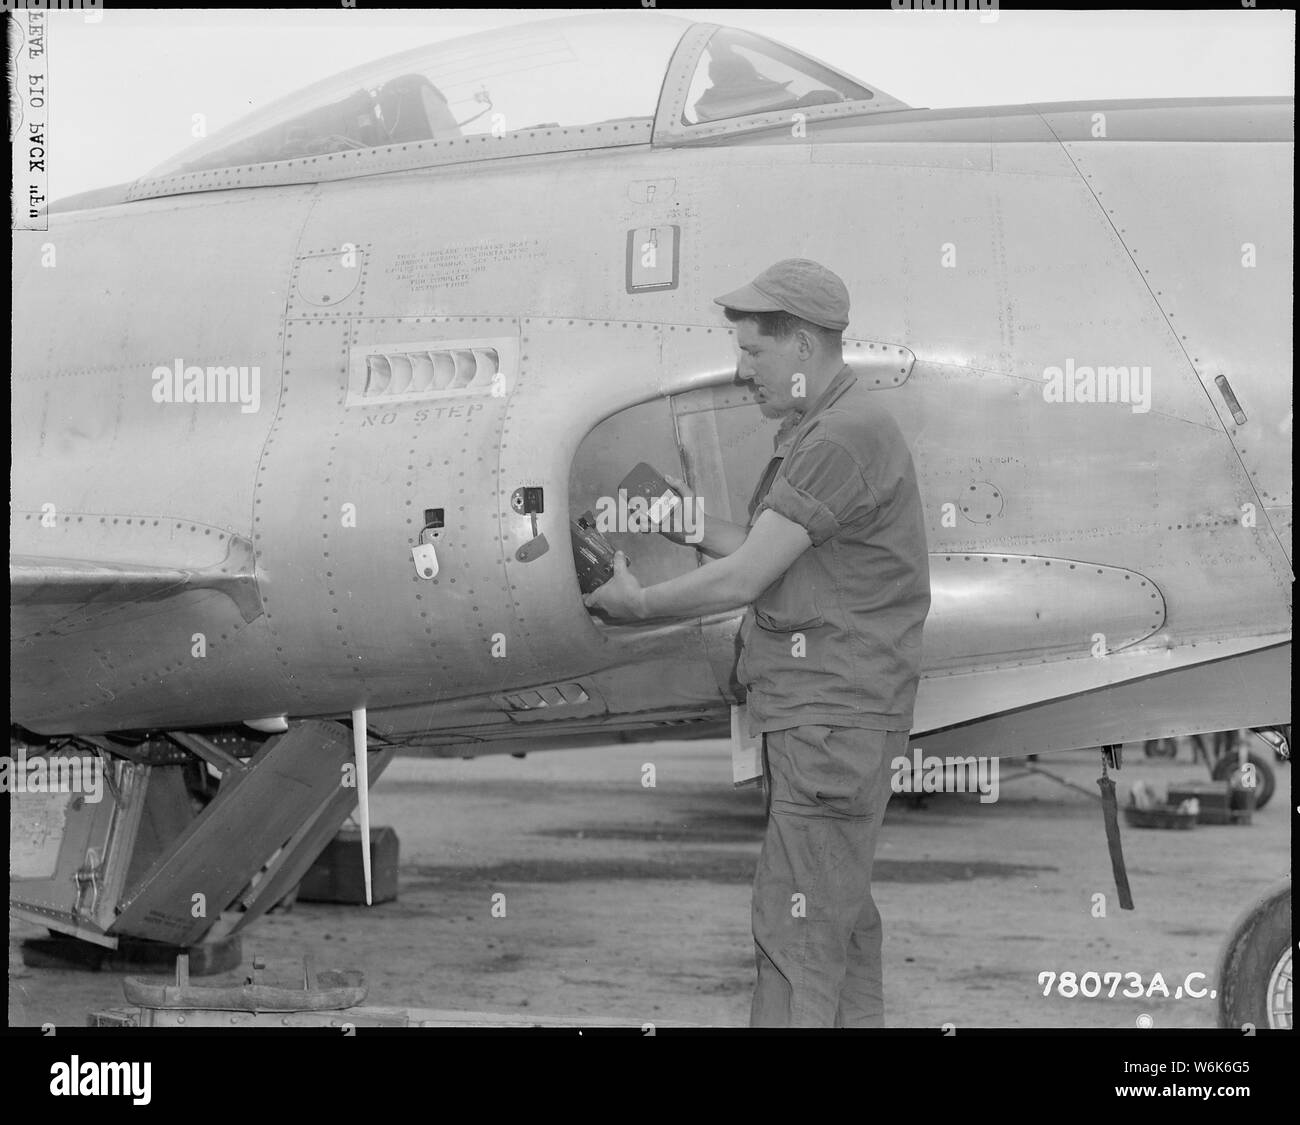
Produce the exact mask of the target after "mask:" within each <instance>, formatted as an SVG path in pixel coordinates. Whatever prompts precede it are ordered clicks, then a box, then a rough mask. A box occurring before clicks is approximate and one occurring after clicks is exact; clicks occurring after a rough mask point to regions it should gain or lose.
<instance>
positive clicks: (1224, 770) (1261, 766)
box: [1210, 750, 1277, 809]
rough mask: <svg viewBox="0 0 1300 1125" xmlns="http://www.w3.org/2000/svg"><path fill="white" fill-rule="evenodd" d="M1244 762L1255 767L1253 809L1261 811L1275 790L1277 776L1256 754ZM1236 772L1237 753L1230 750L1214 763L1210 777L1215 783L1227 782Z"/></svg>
mask: <svg viewBox="0 0 1300 1125" xmlns="http://www.w3.org/2000/svg"><path fill="white" fill-rule="evenodd" d="M1246 760H1247V761H1248V762H1250V764H1251V765H1253V766H1254V767H1255V776H1256V777H1257V778H1258V779H1259V787H1258V788H1257V789H1256V790H1255V808H1257V809H1262V808H1263V807H1264V806H1265V805H1267V804H1268V802H1269V799H1270V798H1271V797H1272V796H1273V793H1274V791H1275V790H1276V789H1277V776H1276V775H1275V774H1274V773H1273V766H1272V764H1271V763H1270V762H1268V761H1267V760H1266V759H1264V758H1261V757H1260V756H1259V755H1258V754H1255V753H1253V752H1252V753H1251V754H1249V755H1248V756H1247V758H1246ZM1236 771H1237V752H1236V751H1235V750H1230V751H1228V753H1227V754H1225V755H1224V756H1223V757H1222V758H1220V759H1219V760H1218V761H1217V762H1215V763H1214V769H1213V771H1212V772H1211V774H1210V776H1211V777H1213V778H1214V780H1215V781H1227V780H1228V779H1229V778H1231V777H1232V775H1233V774H1234V773H1236Z"/></svg>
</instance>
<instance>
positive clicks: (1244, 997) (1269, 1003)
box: [1218, 877, 1294, 1030]
mask: <svg viewBox="0 0 1300 1125" xmlns="http://www.w3.org/2000/svg"><path fill="white" fill-rule="evenodd" d="M1291 954H1292V949H1291V880H1290V878H1289V877H1288V878H1286V879H1283V880H1282V881H1281V882H1280V883H1276V884H1274V885H1273V886H1272V887H1270V888H1269V889H1268V890H1267V891H1265V892H1264V894H1263V895H1261V896H1260V897H1259V898H1258V899H1257V900H1256V901H1255V902H1254V903H1253V904H1252V905H1251V906H1250V907H1249V908H1248V909H1247V910H1245V911H1244V912H1243V913H1242V914H1241V915H1240V916H1239V917H1238V919H1237V922H1236V924H1235V925H1234V926H1233V928H1232V932H1231V933H1230V934H1229V936H1228V940H1227V941H1226V942H1225V943H1224V946H1223V951H1222V952H1221V953H1220V955H1219V971H1218V980H1219V1026H1220V1027H1222V1028H1236V1029H1238V1030H1240V1029H1243V1028H1245V1029H1250V1028H1287V1029H1290V1028H1291V1027H1292V1026H1293V1024H1294V1017H1293V1016H1292V1009H1291V965H1292V958H1291Z"/></svg>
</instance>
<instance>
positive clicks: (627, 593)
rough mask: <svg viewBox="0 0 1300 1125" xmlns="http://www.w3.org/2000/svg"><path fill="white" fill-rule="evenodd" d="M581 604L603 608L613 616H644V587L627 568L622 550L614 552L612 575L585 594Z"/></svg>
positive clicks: (592, 607)
mask: <svg viewBox="0 0 1300 1125" xmlns="http://www.w3.org/2000/svg"><path fill="white" fill-rule="evenodd" d="M582 604H583V605H585V606H587V607H588V608H589V609H599V610H603V611H604V612H605V613H606V614H608V615H609V616H610V617H614V618H622V619H629V620H638V619H640V618H643V617H644V616H645V591H644V588H643V587H642V585H641V583H640V582H638V581H637V580H636V576H635V575H633V573H632V572H631V571H630V570H629V569H628V566H627V556H626V555H625V554H623V552H622V551H616V552H615V553H614V577H613V578H611V579H610V580H609V581H608V582H606V583H605V584H604V585H603V586H599V587H597V588H596V589H595V590H592V592H591V593H590V594H585V595H584V596H583V599H582Z"/></svg>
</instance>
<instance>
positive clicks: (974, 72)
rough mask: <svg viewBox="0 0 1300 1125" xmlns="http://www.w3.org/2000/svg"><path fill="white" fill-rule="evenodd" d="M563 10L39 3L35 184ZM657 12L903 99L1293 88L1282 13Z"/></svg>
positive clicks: (117, 162) (1291, 46) (97, 174)
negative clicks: (39, 164)
mask: <svg viewBox="0 0 1300 1125" xmlns="http://www.w3.org/2000/svg"><path fill="white" fill-rule="evenodd" d="M577 11H579V10H578V9H555V10H552V11H537V10H526V11H519V10H499V11H493V10H454V9H434V10H430V11H408V10H390V11H365V10H342V11H340V10H333V9H331V10H305V11H297V10H280V11H239V10H232V11H184V10H176V11H170V10H168V11H141V10H120V9H114V8H111V7H110V8H108V9H106V10H104V11H103V12H102V13H101V18H100V19H99V21H98V22H91V23H88V22H86V19H85V17H84V15H83V14H82V13H78V12H51V13H50V16H49V18H50V34H49V38H48V44H47V46H48V70H49V83H50V114H51V123H50V130H49V152H48V155H49V170H50V183H49V187H50V192H49V197H50V198H51V199H58V198H60V197H62V196H65V195H70V194H72V193H74V192H78V191H84V190H86V189H88V188H92V187H100V186H103V185H106V184H112V183H120V182H122V181H125V180H132V179H135V178H136V177H137V176H139V175H141V174H142V173H144V172H146V171H148V170H149V169H150V168H152V167H154V166H155V165H157V164H159V163H161V162H162V161H164V160H166V159H167V158H168V157H170V156H172V155H174V154H175V153H177V152H179V151H180V150H182V149H184V148H186V147H187V146H188V145H190V144H191V143H192V142H193V137H191V135H190V127H191V115H192V114H194V113H203V114H205V115H206V117H207V121H208V126H209V131H210V132H212V131H215V130H217V129H219V128H221V127H223V126H225V125H227V124H229V123H230V122H231V121H234V120H236V119H237V118H239V117H241V116H243V115H244V114H245V113H247V112H248V111H249V110H251V109H254V108H259V107H261V106H263V105H265V104H266V103H267V102H268V101H273V100H274V99H276V98H278V97H280V96H282V95H284V94H287V93H291V92H292V91H294V90H296V89H298V88H299V87H301V86H304V85H307V84H308V83H311V82H314V81H317V80H318V79H321V78H325V77H328V76H329V75H331V74H334V73H336V72H338V71H340V70H346V69H348V68H349V67H352V66H356V65H359V64H361V63H365V62H369V61H371V60H373V59H377V58H381V57H383V56H384V55H389V54H393V53H396V52H398V51H404V50H409V49H410V48H412V47H418V46H422V45H425V44H429V43H434V42H437V41H439V40H441V39H446V38H452V37H455V36H459V35H466V34H470V33H472V32H475V31H486V30H489V29H491V28H494V27H503V26H506V25H511V24H517V23H523V22H529V21H532V20H536V19H539V18H545V17H547V16H553V15H572V14H574V13H575V12H577ZM670 14H673V15H680V16H684V17H687V18H690V19H699V20H705V21H709V22H716V23H723V24H729V25H731V26H735V27H743V28H746V29H748V30H751V31H755V32H757V33H759V34H762V35H766V36H768V37H770V38H773V39H777V40H779V41H781V42H784V43H786V44H788V45H789V46H791V47H794V48H795V49H797V50H800V51H803V52H805V53H807V54H810V55H813V56H814V57H817V58H820V59H822V60H823V61H825V62H828V63H830V64H831V65H832V66H835V67H837V68H838V69H840V70H843V71H845V72H846V73H848V74H851V75H854V76H855V77H858V78H861V79H863V80H864V81H866V82H868V83H870V84H872V85H874V86H876V87H878V88H880V89H882V90H884V91H885V92H886V93H889V94H892V95H893V96H894V97H896V98H900V99H901V100H902V101H904V102H907V103H909V104H911V105H915V106H933V107H940V106H957V105H1002V104H1009V103H1020V102H1042V101H1068V100H1073V99H1079V98H1093V99H1102V98H1144V97H1222V96H1245V95H1286V96H1294V93H1295V85H1294V71H1295V67H1294V58H1295V17H1294V13H1292V12H1267V11H1253V10H1235V11H1224V12H1163V11H1161V12H1097V13H1091V12H1040V11H1035V12H999V13H998V14H997V18H996V20H994V21H992V22H981V19H980V16H979V15H978V14H975V13H966V12H894V11H890V10H884V11H878V12H852V11H850V12H816V11H813V12H808V11H790V10H786V11H782V10H729V9H724V10H712V9H692V10H686V11H681V12H677V11H672V12H670ZM638 15H639V13H638V12H632V13H631V16H632V17H633V18H635V17H636V16H638Z"/></svg>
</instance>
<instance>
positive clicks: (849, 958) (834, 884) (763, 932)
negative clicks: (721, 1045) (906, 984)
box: [750, 726, 908, 1027]
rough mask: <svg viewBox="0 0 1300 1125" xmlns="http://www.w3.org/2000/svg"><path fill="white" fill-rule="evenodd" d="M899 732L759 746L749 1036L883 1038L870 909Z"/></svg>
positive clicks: (848, 730) (800, 734) (776, 736)
mask: <svg viewBox="0 0 1300 1125" xmlns="http://www.w3.org/2000/svg"><path fill="white" fill-rule="evenodd" d="M907 740H908V733H907V732H906V731H880V730H867V729H863V728H860V727H827V726H805V727H795V728H793V729H791V730H782V731H771V732H769V733H768V734H767V735H766V736H765V744H766V759H767V771H768V778H769V785H770V790H769V792H770V798H771V804H770V810H769V813H768V820H767V835H766V836H765V837H764V839H763V850H762V852H761V854H760V855H759V859H758V872H757V874H756V876H755V878H754V899H753V925H754V955H755V961H756V963H757V968H758V981H757V984H756V985H755V988H754V1000H753V1006H752V1008H751V1010H750V1026H751V1027H883V1026H884V1021H885V1008H884V993H883V988H882V984H881V968H880V944H881V941H880V939H881V925H880V913H879V911H878V910H877V909H876V904H875V902H874V901H872V898H871V864H872V861H873V860H874V858H875V853H876V837H877V835H878V834H879V832H880V825H881V821H882V820H883V819H884V815H885V806H886V805H887V804H888V802H889V796H890V783H889V782H890V776H891V775H890V762H891V761H892V760H893V759H894V758H895V757H897V756H898V755H901V754H906V752H907Z"/></svg>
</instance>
